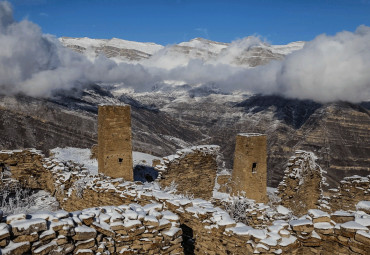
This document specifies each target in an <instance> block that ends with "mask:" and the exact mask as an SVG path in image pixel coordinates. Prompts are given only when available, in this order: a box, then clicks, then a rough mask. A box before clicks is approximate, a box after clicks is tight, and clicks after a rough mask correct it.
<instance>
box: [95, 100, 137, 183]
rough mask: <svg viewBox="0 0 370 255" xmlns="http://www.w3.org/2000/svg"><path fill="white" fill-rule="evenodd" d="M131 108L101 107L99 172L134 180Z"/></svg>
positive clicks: (127, 106) (99, 119) (123, 106)
mask: <svg viewBox="0 0 370 255" xmlns="http://www.w3.org/2000/svg"><path fill="white" fill-rule="evenodd" d="M130 111H131V108H130V106H129V105H99V108H98V165H99V172H100V173H104V174H105V175H108V176H110V177H113V178H124V179H125V180H127V181H133V180H134V174H133V169H132V143H131V138H132V135H131V113H130Z"/></svg>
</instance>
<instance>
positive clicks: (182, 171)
mask: <svg viewBox="0 0 370 255" xmlns="http://www.w3.org/2000/svg"><path fill="white" fill-rule="evenodd" d="M218 153H219V146H216V145H204V146H195V147H191V148H189V149H183V150H179V151H177V152H176V154H175V155H171V156H167V157H165V158H163V163H162V164H157V165H156V166H155V168H156V170H158V171H159V172H160V174H159V176H158V181H159V183H160V184H161V185H162V186H163V187H168V186H171V183H172V182H174V183H176V185H177V187H176V188H177V190H178V192H179V193H181V194H188V195H193V196H194V197H198V198H203V199H210V198H211V197H212V192H213V188H214V186H215V179H216V174H217V169H218V167H217V156H218Z"/></svg>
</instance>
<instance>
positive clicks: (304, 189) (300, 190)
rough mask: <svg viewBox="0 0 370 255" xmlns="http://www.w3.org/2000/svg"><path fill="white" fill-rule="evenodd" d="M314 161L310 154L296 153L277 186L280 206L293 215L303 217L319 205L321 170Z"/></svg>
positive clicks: (322, 182) (312, 155)
mask: <svg viewBox="0 0 370 255" xmlns="http://www.w3.org/2000/svg"><path fill="white" fill-rule="evenodd" d="M315 160H316V157H315V156H314V154H313V153H311V152H305V151H296V153H295V155H294V156H292V157H291V158H290V159H289V161H288V164H287V169H286V170H285V171H284V173H285V176H284V178H283V181H282V182H281V183H280V184H279V187H278V196H279V197H280V198H281V204H282V205H283V206H285V207H287V208H289V209H291V210H292V211H293V214H295V215H303V214H305V213H306V212H307V211H308V210H309V209H315V208H318V207H319V205H320V199H321V198H322V195H323V194H322V186H323V184H324V180H323V176H322V169H321V167H320V166H319V165H317V164H316V161H315Z"/></svg>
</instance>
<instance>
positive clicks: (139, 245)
mask: <svg viewBox="0 0 370 255" xmlns="http://www.w3.org/2000/svg"><path fill="white" fill-rule="evenodd" d="M179 219H180V218H179V216H177V215H176V214H174V213H172V212H169V211H167V210H163V206H162V205H161V204H154V203H153V204H148V205H146V206H140V205H138V204H130V205H122V206H109V207H97V208H89V209H84V210H82V211H75V212H71V213H68V212H66V211H63V210H62V211H57V212H53V213H51V212H45V213H35V214H30V215H25V214H17V215H11V216H8V217H4V218H3V220H2V222H1V223H0V247H1V254H3V255H6V254H35V255H36V254H38V255H40V254H55V255H56V254H72V253H73V254H114V253H116V254H183V249H182V246H181V242H182V230H181V228H180V222H179Z"/></svg>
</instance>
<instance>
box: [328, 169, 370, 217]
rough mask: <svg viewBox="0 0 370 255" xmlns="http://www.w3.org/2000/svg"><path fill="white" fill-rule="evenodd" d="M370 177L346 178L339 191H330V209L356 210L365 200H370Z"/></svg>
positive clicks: (341, 182) (356, 176)
mask: <svg viewBox="0 0 370 255" xmlns="http://www.w3.org/2000/svg"><path fill="white" fill-rule="evenodd" d="M369 179H370V175H368V176H367V177H361V176H358V175H355V176H350V177H346V178H344V179H343V180H342V181H340V184H339V187H338V188H337V189H330V190H329V192H328V193H329V196H330V202H329V204H330V207H331V209H332V211H336V210H355V209H356V204H357V203H358V202H360V201H363V200H368V201H369V200H370V181H369Z"/></svg>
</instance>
